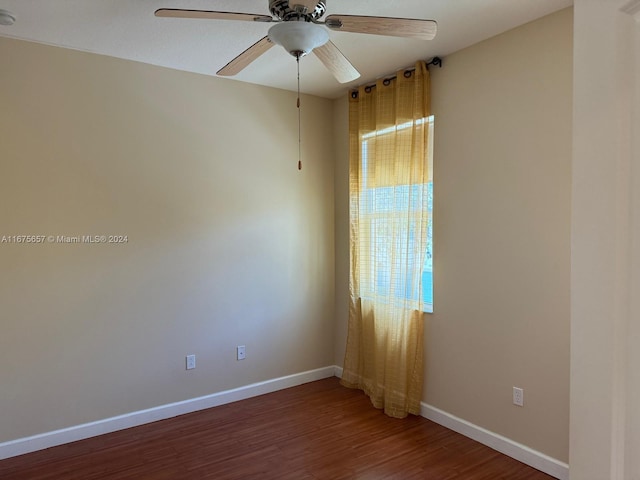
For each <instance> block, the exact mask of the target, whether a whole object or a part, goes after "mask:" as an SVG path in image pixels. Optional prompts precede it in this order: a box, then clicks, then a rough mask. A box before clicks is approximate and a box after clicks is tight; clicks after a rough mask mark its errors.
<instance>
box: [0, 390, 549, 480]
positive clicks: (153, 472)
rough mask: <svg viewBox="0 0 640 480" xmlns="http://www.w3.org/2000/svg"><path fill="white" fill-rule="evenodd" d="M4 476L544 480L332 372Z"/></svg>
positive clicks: (29, 461)
mask: <svg viewBox="0 0 640 480" xmlns="http://www.w3.org/2000/svg"><path fill="white" fill-rule="evenodd" d="M0 478H2V479H3V480H24V479H29V480H53V479H55V480H76V479H77V480H94V479H95V480H103V479H106V480H141V479H142V480H145V479H148V480H169V479H171V480H177V479H180V480H182V479H185V480H212V479H215V480H238V479H243V480H244V479H261V480H264V479H266V480H269V479H277V480H306V479H308V480H325V479H326V480H342V479H344V480H348V479H359V480H373V479H375V480H378V479H398V480H410V479H414V478H415V479H431V480H460V479H464V480H500V479H505V480H506V479H508V480H550V479H552V477H550V476H548V475H546V474H544V473H542V472H539V471H537V470H535V469H533V468H531V467H528V466H526V465H524V464H522V463H520V462H518V461H516V460H514V459H512V458H509V457H506V456H504V455H502V454H500V453H498V452H496V451H495V450H492V449H490V448H488V447H485V446H484V445H481V444H479V443H477V442H475V441H473V440H471V439H469V438H466V437H464V436H462V435H459V434H457V433H455V432H452V431H451V430H448V429H446V428H444V427H442V426H440V425H437V424H435V423H433V422H431V421H429V420H427V419H424V418H421V417H414V416H411V417H409V418H406V419H403V420H398V419H393V418H390V417H388V416H386V415H384V414H383V413H382V412H381V411H379V410H376V409H375V408H373V407H372V406H371V403H370V402H369V399H368V398H367V397H366V396H365V395H364V394H363V393H362V392H360V391H358V390H351V389H347V388H344V387H342V386H340V385H339V383H338V379H336V378H329V379H325V380H320V381H317V382H312V383H308V384H305V385H301V386H298V387H294V388H290V389H286V390H282V391H279V392H275V393H271V394H268V395H263V396H260V397H254V398H250V399H247V400H243V401H240V402H236V403H233V404H228V405H223V406H220V407H216V408H212V409H208V410H204V411H201V412H195V413H191V414H187V415H182V416H180V417H176V418H172V419H169V420H163V421H159V422H155V423H152V424H148V425H143V426H140V427H135V428H131V429H127V430H122V431H119V432H114V433H111V434H107V435H102V436H99V437H95V438H90V439H87V440H82V441H80V442H75V443H71V444H67V445H62V446H59V447H54V448H50V449H47V450H42V451H39V452H34V453H30V454H27V455H22V456H19V457H14V458H10V459H6V460H2V461H0Z"/></svg>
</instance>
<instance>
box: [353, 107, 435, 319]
mask: <svg viewBox="0 0 640 480" xmlns="http://www.w3.org/2000/svg"><path fill="white" fill-rule="evenodd" d="M416 123H421V124H424V123H427V124H428V128H429V138H433V116H430V117H428V118H423V119H420V120H418V121H417V122H416ZM413 126H414V122H412V121H411V122H407V123H405V124H402V125H398V126H392V127H389V128H387V129H384V130H378V131H375V132H372V133H369V134H365V135H362V137H361V141H362V178H363V188H362V191H361V194H360V202H359V208H360V218H361V222H360V238H361V240H362V241H364V242H365V243H366V244H368V247H367V250H368V251H370V252H374V253H373V254H372V255H370V256H368V257H367V258H365V259H363V258H361V262H362V263H361V265H360V268H361V269H362V271H363V272H366V275H363V278H364V279H365V281H364V282H363V284H362V285H361V291H362V295H363V296H364V297H373V296H375V294H376V293H375V292H376V291H389V290H391V291H392V292H393V293H392V294H393V297H395V298H397V299H398V300H403V301H404V300H412V301H415V302H418V301H419V300H420V294H421V297H422V303H423V304H424V311H425V312H433V221H432V218H433V217H432V212H433V181H432V180H431V179H430V181H428V182H427V183H423V184H413V185H406V184H405V185H401V184H391V185H389V184H386V185H380V184H379V182H376V181H375V180H373V179H374V178H375V177H376V176H375V175H371V174H370V172H371V170H373V169H375V168H376V166H375V165H373V164H372V162H370V156H371V157H373V155H369V152H370V150H371V149H372V148H378V149H379V148H383V149H384V148H385V147H386V145H385V143H386V142H397V141H398V140H397V137H398V136H402V131H403V130H406V131H407V135H409V134H410V130H411V128H412V127H413ZM392 134H393V135H392ZM374 139H375V146H374V145H373V143H374ZM432 143H433V142H430V146H429V150H428V152H427V158H425V159H424V161H425V162H426V163H427V166H428V169H429V170H428V171H429V172H431V171H432V168H431V165H432V163H433V147H432ZM425 209H426V211H427V213H428V221H427V229H426V245H425V251H424V261H422V262H420V261H419V260H418V256H417V255H415V254H414V252H415V250H416V249H415V242H417V241H421V238H420V237H421V235H420V232H416V228H415V225H416V223H418V224H419V219H420V218H421V217H422V215H423V212H424V210H425ZM394 222H402V224H403V225H406V224H407V223H408V226H409V228H404V229H397V228H393V225H394ZM394 231H396V232H402V233H399V234H396V238H390V235H392V234H391V232H394ZM394 263H402V264H403V265H406V268H401V269H394V268H392V264H394ZM393 271H402V272H404V273H403V274H401V275H396V276H395V278H392V277H393V273H390V272H393Z"/></svg>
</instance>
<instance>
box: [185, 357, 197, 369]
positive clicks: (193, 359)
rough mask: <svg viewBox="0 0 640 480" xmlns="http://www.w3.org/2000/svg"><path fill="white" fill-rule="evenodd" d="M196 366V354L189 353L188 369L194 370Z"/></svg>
mask: <svg viewBox="0 0 640 480" xmlns="http://www.w3.org/2000/svg"><path fill="white" fill-rule="evenodd" d="M194 368H196V356H195V355H187V370H193V369H194Z"/></svg>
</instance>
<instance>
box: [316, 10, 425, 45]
mask: <svg viewBox="0 0 640 480" xmlns="http://www.w3.org/2000/svg"><path fill="white" fill-rule="evenodd" d="M326 25H327V27H329V28H331V29H332V30H337V31H341V32H353V33H370V34H373V35H390V36H392V37H411V38H419V39H422V40H431V39H433V37H435V36H436V31H437V29H438V24H437V23H436V22H435V21H433V20H419V19H415V18H391V17H365V16H360V15H329V16H328V17H327V19H326Z"/></svg>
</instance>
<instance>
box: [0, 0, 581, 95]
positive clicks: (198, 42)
mask: <svg viewBox="0 0 640 480" xmlns="http://www.w3.org/2000/svg"><path fill="white" fill-rule="evenodd" d="M326 3H327V15H329V14H353V15H378V16H389V17H405V18H424V19H431V20H436V21H437V22H438V34H437V35H436V38H435V39H434V40H432V41H421V40H413V39H404V38H394V37H384V36H377V35H364V34H355V33H346V32H335V31H332V32H331V39H332V40H333V42H334V43H335V44H336V45H337V46H338V48H340V50H341V51H342V52H343V53H344V54H345V55H346V56H347V58H349V59H350V60H351V62H352V63H353V64H354V66H355V67H356V68H357V69H358V70H359V71H360V73H361V74H362V77H361V78H360V79H358V80H356V81H355V82H352V83H350V84H339V83H338V82H337V81H336V80H334V78H333V77H332V76H331V74H330V73H329V72H328V71H327V70H326V69H325V68H324V66H323V65H322V64H321V63H320V61H319V60H318V59H317V58H316V57H315V56H314V55H309V56H307V57H304V58H303V59H302V60H301V61H300V70H301V83H302V91H303V92H304V93H310V94H314V95H318V96H322V97H327V98H336V97H338V96H340V95H342V94H344V93H345V92H346V91H347V90H348V89H349V88H350V87H353V86H355V85H359V84H362V83H367V82H370V81H372V80H374V79H376V78H379V77H381V76H384V75H388V74H390V73H392V72H395V71H396V70H398V69H401V68H404V67H407V66H410V65H413V64H414V63H415V61H416V60H419V59H424V60H428V59H430V58H432V57H434V56H440V57H446V55H448V54H450V53H452V52H455V51H457V50H460V49H462V48H465V47H467V46H469V45H473V44H474V43H477V42H479V41H481V40H484V39H486V38H489V37H492V36H494V35H497V34H499V33H502V32H504V31H507V30H509V29H511V28H514V27H516V26H518V25H522V24H524V23H527V22H529V21H532V20H535V19H536V18H539V17H542V16H544V15H547V14H549V13H552V12H554V11H556V10H560V9H562V8H565V7H568V6H570V5H572V4H573V0H348V1H346V0H327V2H326ZM268 6H269V1H268V0H0V9H4V10H9V11H10V12H11V13H13V14H14V15H15V17H16V22H15V24H14V25H12V26H2V25H0V36H7V37H14V38H19V39H24V40H30V41H35V42H40V43H46V44H50V45H56V46H61V47H67V48H72V49H77V50H83V51H87V52H93V53H98V54H103V55H109V56H113V57H119V58H125V59H129V60H135V61H139V62H144V63H150V64H153V65H160V66H163V67H170V68H175V69H179V70H185V71H190V72H196V73H202V74H205V75H215V72H216V71H217V70H218V69H220V68H221V67H223V66H224V65H226V64H227V62H229V60H231V59H232V58H233V57H235V56H236V55H238V54H239V53H241V52H242V51H243V50H245V49H246V48H248V47H249V46H250V45H252V44H253V43H255V42H256V41H258V40H259V39H260V38H262V37H263V36H265V35H266V32H267V30H268V28H269V26H270V25H269V24H265V23H254V22H239V21H228V20H190V19H169V18H156V17H155V16H154V14H153V13H154V11H155V10H156V9H158V8H163V7H166V8H186V9H192V10H218V11H227V12H245V13H257V14H269V8H268ZM443 68H446V59H445V61H444V67H443ZM233 78H234V79H236V80H239V81H244V82H249V83H256V84H260V85H268V86H272V87H277V88H283V89H287V90H295V89H296V87H297V76H296V62H295V59H294V58H293V57H291V56H290V55H289V54H287V53H286V52H285V51H284V50H283V49H282V48H281V47H277V46H276V47H274V48H272V49H270V50H269V51H268V52H267V53H266V54H264V55H263V56H262V57H260V58H259V59H258V60H256V61H255V62H253V63H252V64H251V65H249V66H248V67H247V68H246V69H245V70H244V71H242V72H241V73H240V74H238V75H237V76H236V77H233Z"/></svg>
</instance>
